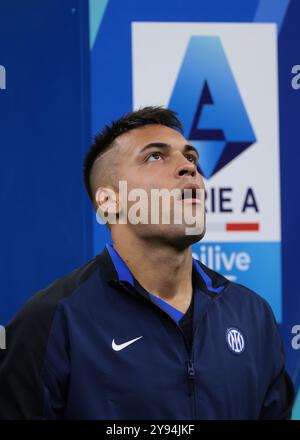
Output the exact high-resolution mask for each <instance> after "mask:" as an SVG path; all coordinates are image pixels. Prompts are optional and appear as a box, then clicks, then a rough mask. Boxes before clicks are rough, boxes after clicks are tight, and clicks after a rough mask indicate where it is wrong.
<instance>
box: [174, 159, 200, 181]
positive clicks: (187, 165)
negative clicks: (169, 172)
mask: <svg viewBox="0 0 300 440" xmlns="http://www.w3.org/2000/svg"><path fill="white" fill-rule="evenodd" d="M175 174H176V177H182V176H191V177H195V176H196V174H197V165H196V164H195V163H193V162H190V161H188V160H187V159H186V158H184V160H182V161H181V164H180V165H179V166H178V167H177V168H176V171H175Z"/></svg>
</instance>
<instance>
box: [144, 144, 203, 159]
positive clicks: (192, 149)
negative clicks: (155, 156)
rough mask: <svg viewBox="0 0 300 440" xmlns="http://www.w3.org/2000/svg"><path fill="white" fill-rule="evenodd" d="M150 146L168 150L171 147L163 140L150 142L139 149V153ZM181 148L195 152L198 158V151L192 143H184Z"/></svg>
mask: <svg viewBox="0 0 300 440" xmlns="http://www.w3.org/2000/svg"><path fill="white" fill-rule="evenodd" d="M151 148H160V149H167V150H170V149H171V148H172V147H171V145H169V144H165V143H164V142H151V143H150V144H147V145H145V146H144V147H143V148H142V149H141V151H140V152H139V155H140V154H142V153H144V152H145V151H147V150H150V149H151ZM183 148H184V152H187V151H193V152H194V153H195V154H196V156H197V158H198V159H199V153H198V151H197V150H196V148H195V147H193V145H190V144H186V145H184V147H183Z"/></svg>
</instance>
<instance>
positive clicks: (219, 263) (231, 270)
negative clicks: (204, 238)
mask: <svg viewBox="0 0 300 440" xmlns="http://www.w3.org/2000/svg"><path fill="white" fill-rule="evenodd" d="M193 255H194V257H195V258H197V259H199V260H200V261H201V263H203V264H205V265H206V266H208V267H210V268H211V269H212V270H215V271H216V272H221V273H222V274H224V275H225V276H226V277H227V278H228V279H230V280H231V281H236V280H237V278H238V276H237V275H236V274H237V273H240V272H246V271H248V270H250V268H251V256H250V254H249V253H248V252H245V251H242V252H236V251H232V252H230V251H229V252H228V251H227V252H226V250H224V249H222V247H221V246H220V245H204V244H202V245H200V252H199V254H197V252H194V253H193Z"/></svg>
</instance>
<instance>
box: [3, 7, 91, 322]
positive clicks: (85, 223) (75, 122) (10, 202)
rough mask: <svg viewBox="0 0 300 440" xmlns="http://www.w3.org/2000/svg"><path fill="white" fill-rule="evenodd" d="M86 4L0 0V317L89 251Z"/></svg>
mask: <svg viewBox="0 0 300 440" xmlns="http://www.w3.org/2000/svg"><path fill="white" fill-rule="evenodd" d="M87 6H88V5H87V2H84V1H80V0H72V1H71V0H64V1H63V2H62V1H60V0H47V1H45V0H43V1H42V2H41V1H39V0H29V1H26V2H24V1H22V0H19V1H17V0H6V1H4V0H1V1H0V35H1V38H0V64H1V65H4V66H5V69H6V87H7V88H6V90H1V91H0V124H1V125H0V126H1V131H0V146H1V173H0V187H1V190H0V206H1V208H0V209H1V229H0V243H1V252H0V279H1V296H0V322H1V324H6V323H7V321H8V320H9V319H10V318H11V317H12V315H13V314H14V313H15V312H16V310H17V309H18V308H19V307H20V305H21V304H22V303H24V301H25V300H26V299H27V298H28V297H29V296H30V295H32V294H33V293H34V292H35V291H36V290H38V289H41V288H42V287H44V286H46V285H47V284H49V283H50V281H52V280H53V279H55V278H57V277H59V276H61V275H63V274H64V273H66V272H68V271H70V270H72V269H73V268H74V267H76V266H78V265H80V264H82V263H83V262H84V261H86V260H87V259H88V258H89V257H90V256H91V238H90V237H91V229H90V227H89V223H90V221H91V218H92V216H91V208H90V207H89V204H88V200H87V197H86V195H85V194H84V190H83V185H82V172H81V169H82V158H83V154H84V151H85V149H86V147H87V145H88V143H89V95H88V61H87V56H88V29H87V27H88V21H87V18H88V15H87V14H88V10H87V9H88V8H87Z"/></svg>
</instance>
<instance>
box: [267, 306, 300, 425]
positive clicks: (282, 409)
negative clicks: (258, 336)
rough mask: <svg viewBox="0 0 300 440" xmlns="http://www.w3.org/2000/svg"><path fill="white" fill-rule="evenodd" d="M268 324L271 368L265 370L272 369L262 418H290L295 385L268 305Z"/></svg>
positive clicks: (268, 352)
mask: <svg viewBox="0 0 300 440" xmlns="http://www.w3.org/2000/svg"><path fill="white" fill-rule="evenodd" d="M266 326H267V328H265V330H264V332H262V334H265V335H267V336H268V337H267V338H265V339H264V350H265V354H266V360H268V361H270V365H271V369H270V370H269V369H268V368H266V365H265V366H263V367H264V372H267V374H269V372H270V371H271V374H269V377H270V376H271V380H270V381H269V385H268V387H267V390H266V393H265V398H264V402H263V405H262V408H261V413H260V417H259V418H260V419H261V420H289V419H290V418H291V415H292V408H293V404H294V399H295V391H294V385H293V383H292V381H291V379H290V377H289V375H288V373H287V371H286V369H285V353H284V347H283V343H282V340H281V337H280V333H279V330H278V326H277V323H276V320H275V317H274V314H273V312H272V310H271V308H270V306H269V305H268V316H267V320H266Z"/></svg>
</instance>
